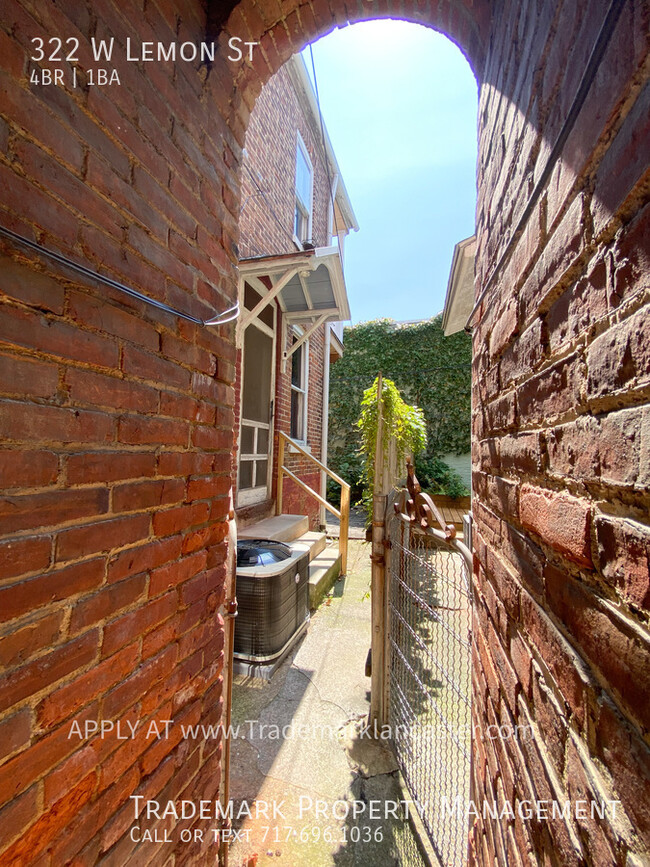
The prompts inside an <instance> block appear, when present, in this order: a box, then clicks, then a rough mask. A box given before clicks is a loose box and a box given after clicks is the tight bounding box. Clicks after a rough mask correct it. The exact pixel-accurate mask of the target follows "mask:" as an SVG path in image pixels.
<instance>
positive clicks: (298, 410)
mask: <svg viewBox="0 0 650 867" xmlns="http://www.w3.org/2000/svg"><path fill="white" fill-rule="evenodd" d="M304 405H305V395H304V394H303V393H302V392H301V391H292V392H291V436H292V437H293V438H294V439H298V440H300V439H302V437H303V434H304V425H303V408H304Z"/></svg>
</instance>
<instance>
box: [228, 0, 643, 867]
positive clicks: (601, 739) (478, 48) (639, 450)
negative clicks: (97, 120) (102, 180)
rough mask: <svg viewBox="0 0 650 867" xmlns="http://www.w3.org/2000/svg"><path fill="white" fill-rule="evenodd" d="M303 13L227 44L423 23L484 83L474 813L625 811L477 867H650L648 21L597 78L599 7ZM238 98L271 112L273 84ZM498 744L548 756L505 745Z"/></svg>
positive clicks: (527, 837)
mask: <svg viewBox="0 0 650 867" xmlns="http://www.w3.org/2000/svg"><path fill="white" fill-rule="evenodd" d="M292 7H293V8H292V10H291V11H289V9H288V8H287V6H286V4H285V6H284V7H283V19H282V20H281V21H280V22H278V21H277V14H276V11H275V6H274V4H272V3H270V2H269V3H261V4H255V7H253V5H252V3H250V2H245V0H244V2H241V3H240V4H239V6H238V8H237V9H236V10H235V12H234V13H233V15H232V16H231V19H230V25H231V26H237V27H246V26H247V27H248V28H249V29H250V32H251V33H255V34H257V37H256V38H259V37H261V42H262V46H263V48H264V49H265V52H266V56H267V57H268V60H269V62H270V63H271V65H272V64H273V62H274V60H273V58H275V57H276V56H277V55H278V54H279V55H280V56H281V57H284V55H285V52H286V53H290V52H291V51H292V50H294V49H296V48H300V47H302V44H303V42H304V38H303V34H304V33H305V32H307V33H309V34H312V33H315V32H318V33H319V34H321V33H323V32H326V31H327V30H328V29H331V28H332V27H333V26H335V25H337V24H344V23H345V22H346V21H348V20H358V19H359V18H360V17H379V16H390V15H391V14H393V15H395V16H396V17H399V18H407V19H410V20H416V21H424V22H429V23H433V24H434V26H436V27H438V28H440V29H442V30H443V32H445V33H447V34H448V35H450V36H451V37H452V38H453V39H455V40H456V41H457V42H458V43H459V44H460V46H461V47H462V49H463V50H464V51H465V52H466V55H467V56H468V57H469V59H470V61H471V62H472V65H473V68H474V70H475V72H476V75H477V78H478V79H479V83H480V106H479V166H478V189H479V195H478V204H477V234H478V252H477V266H476V293H477V297H479V298H481V303H480V305H479V308H478V311H477V315H476V316H475V318H474V322H473V325H474V356H475V361H474V380H473V381H474V417H473V464H474V475H473V483H474V492H475V501H474V516H475V623H474V635H475V645H474V671H473V684H474V687H473V689H474V715H475V733H478V734H476V735H475V743H474V750H475V751H474V756H475V758H474V770H473V791H474V798H475V800H476V802H477V804H478V805H479V809H480V807H481V804H482V803H483V802H484V801H485V800H487V801H488V802H492V801H493V800H497V801H498V802H499V803H501V804H503V802H504V801H506V800H507V801H509V802H510V803H511V804H513V805H514V807H515V810H516V809H517V805H518V804H519V803H521V802H522V801H525V800H540V801H541V800H545V799H546V800H556V801H559V802H564V800H565V799H570V800H571V801H572V802H574V803H575V801H577V800H580V799H586V800H588V801H589V800H596V801H600V800H602V799H609V800H617V801H619V802H620V803H619V804H618V805H617V814H616V817H615V818H614V817H613V815H612V809H611V808H610V809H609V811H608V812H607V813H606V814H605V815H604V817H602V818H600V817H598V816H596V817H595V818H593V819H592V817H591V814H589V815H588V816H587V817H586V818H585V817H583V816H578V817H575V816H574V817H573V818H567V820H566V821H564V820H562V819H556V820H552V821H544V820H541V821H540V820H538V819H537V818H535V817H532V818H523V819H522V818H520V817H519V815H516V816H515V818H513V819H508V818H507V817H504V818H503V819H501V820H494V819H491V818H490V817H489V816H488V817H487V818H486V819H485V820H483V819H480V820H478V821H477V822H475V823H474V826H473V829H472V835H471V847H472V848H471V852H472V861H473V862H475V863H481V864H486V865H487V864H492V863H494V861H495V860H496V861H498V862H499V863H502V864H506V863H507V864H518V863H520V862H521V863H532V864H537V863H561V864H583V863H587V864H594V865H596V864H603V863H634V864H640V863H643V862H644V861H645V860H647V857H648V850H649V848H650V839H649V830H650V828H649V825H648V822H647V815H648V800H647V799H648V792H649V791H650V785H649V782H650V780H649V775H650V753H649V751H648V744H647V732H648V719H647V708H648V701H647V696H648V687H649V686H650V684H649V682H648V674H647V672H648V661H649V659H650V654H649V653H648V650H649V648H648V609H649V599H648V593H649V588H648V582H649V576H648V572H649V566H648V561H649V555H648V540H649V539H650V527H649V525H648V507H649V506H650V495H649V491H648V484H649V476H648V472H649V469H648V412H649V410H648V397H649V395H650V376H649V374H650V356H649V355H648V351H647V349H646V346H647V344H648V343H649V340H648V325H647V321H648V312H649V310H648V288H649V286H648V265H649V261H648V258H649V257H648V252H647V251H648V248H649V247H648V232H649V228H648V208H649V207H650V206H648V204H647V202H648V191H649V183H650V182H649V179H648V168H647V146H645V147H644V143H646V142H647V139H648V127H647V117H648V92H649V91H648V84H647V79H648V27H649V22H648V11H647V4H643V3H641V2H635V0H623V2H621V3H618V4H612V9H613V10H614V11H618V12H620V16H619V18H618V21H617V23H616V25H615V26H614V29H613V33H611V35H610V38H609V41H608V44H607V47H606V48H605V49H604V52H603V55H602V59H601V60H600V62H599V63H597V64H595V68H594V69H593V74H589V67H588V64H589V58H590V56H591V54H592V49H594V47H595V46H596V44H597V39H598V36H599V31H600V28H601V26H602V25H603V23H604V21H605V15H606V13H607V8H606V4H602V3H599V2H595V0H592V2H589V0H582V2H580V3H555V2H550V0H537V2H531V3H524V4H522V3H518V2H515V0H508V2H504V3H502V4H498V5H494V4H481V3H478V4H475V3H474V4H470V3H465V2H461V0H458V2H452V3H440V4H429V3H421V2H417V0H404V2H399V3H398V2H395V3H392V2H390V0H386V2H382V3H376V4H375V3H373V4H366V5H364V9H363V12H361V11H360V10H359V9H358V8H357V7H356V6H355V8H354V9H352V8H351V6H350V4H344V3H338V2H336V0H330V2H329V3H328V2H323V3H312V4H305V3H302V4H298V3H295V4H292ZM296 7H297V8H296ZM263 33H264V34H265V35H261V34H263ZM603 45H604V42H603ZM257 72H258V73H259V74H261V75H262V77H263V76H264V70H263V68H261V64H260V68H259V69H258V70H257ZM585 74H587V75H589V78H590V79H591V81H590V82H589V84H588V86H585V87H584V88H583V89H581V80H582V78H583V75H585ZM586 81H587V79H585V82H586ZM244 82H245V85H244ZM242 85H244V89H246V87H247V88H248V89H249V91H250V92H251V93H255V92H256V89H257V88H258V82H257V81H256V79H255V75H254V74H252V75H243V77H242ZM582 96H584V100H582ZM578 99H580V100H582V104H581V105H580V104H579V103H578V102H576V100H578ZM574 103H575V109H572V106H573V105H574ZM561 134H562V139H561V140H560V141H559V144H557V145H556V142H558V140H559V136H560V135H561ZM533 193H534V194H535V196H534V198H533V199H532V200H531V195H532V194H533ZM496 723H501V724H503V725H505V726H510V727H511V728H510V729H504V730H506V731H507V730H512V727H513V726H516V725H520V726H523V727H525V728H526V730H530V731H532V732H533V733H534V737H533V738H532V740H530V741H527V742H526V743H519V742H518V741H517V740H516V739H512V738H511V739H509V740H507V739H503V740H494V739H490V738H489V737H488V736H487V734H486V732H487V730H488V726H489V725H491V724H496ZM531 727H532V728H531ZM626 859H627V861H626Z"/></svg>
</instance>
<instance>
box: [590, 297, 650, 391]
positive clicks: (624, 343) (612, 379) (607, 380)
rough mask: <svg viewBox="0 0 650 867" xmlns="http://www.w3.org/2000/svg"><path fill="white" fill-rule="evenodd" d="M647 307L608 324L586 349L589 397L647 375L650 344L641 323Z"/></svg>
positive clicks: (643, 379) (649, 312)
mask: <svg viewBox="0 0 650 867" xmlns="http://www.w3.org/2000/svg"><path fill="white" fill-rule="evenodd" d="M648 315H650V307H649V306H646V307H644V308H642V309H641V310H639V311H637V312H636V313H635V314H634V315H633V316H630V318H629V319H625V320H624V321H623V322H621V323H619V324H617V325H614V326H612V327H611V328H610V329H609V330H608V331H606V332H605V333H604V334H601V336H600V337H598V338H596V340H594V342H593V343H592V344H591V346H590V347H589V350H588V352H587V368H588V376H587V390H588V396H589V397H590V398H591V399H592V400H593V399H595V398H598V397H606V396H608V395H609V394H610V393H611V392H614V391H617V390H620V389H622V388H625V387H627V388H630V387H634V386H636V385H641V384H645V383H647V382H648V377H650V346H649V345H648V341H647V340H646V339H645V337H646V333H645V327H646V322H647V320H648Z"/></svg>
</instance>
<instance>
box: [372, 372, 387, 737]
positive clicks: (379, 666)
mask: <svg viewBox="0 0 650 867" xmlns="http://www.w3.org/2000/svg"><path fill="white" fill-rule="evenodd" d="M382 389H383V383H382V375H381V371H380V372H379V376H378V377H377V442H376V445H375V484H374V490H373V497H372V554H371V557H370V559H371V561H372V572H371V574H372V579H371V584H370V597H371V600H372V636H371V642H370V648H371V659H372V670H371V676H370V724H371V725H374V724H375V723H376V724H377V726H382V725H383V724H384V722H385V720H384V719H383V708H384V668H385V660H384V646H385V640H384V635H385V631H386V622H385V608H386V605H385V595H386V594H385V560H384V534H385V523H384V517H385V515H386V497H385V496H384V494H383V475H384V473H383V469H384V418H383V404H384V401H383V391H382Z"/></svg>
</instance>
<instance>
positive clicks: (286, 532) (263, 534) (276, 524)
mask: <svg viewBox="0 0 650 867" xmlns="http://www.w3.org/2000/svg"><path fill="white" fill-rule="evenodd" d="M307 532H309V518H308V517H307V515H275V516H274V517H273V518H264V520H263V521H258V522H257V523H256V524H250V525H249V526H248V527H244V528H243V529H242V530H240V529H238V530H237V535H238V537H239V538H240V539H273V540H274V541H276V542H293V541H295V540H296V539H298V538H299V537H300V536H302V535H303V534H305V533H307Z"/></svg>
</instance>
